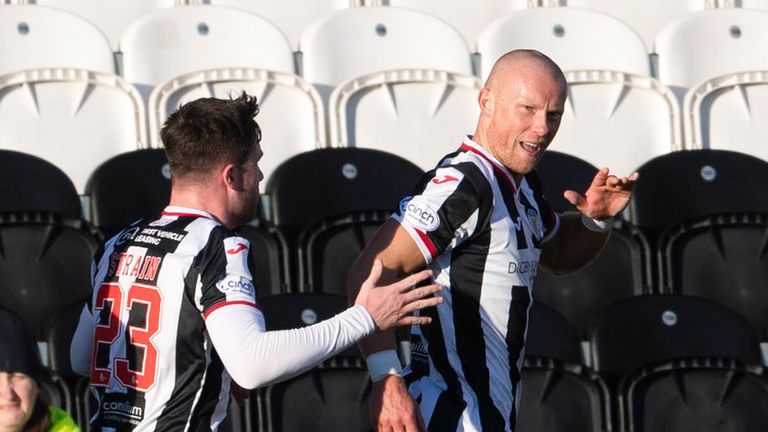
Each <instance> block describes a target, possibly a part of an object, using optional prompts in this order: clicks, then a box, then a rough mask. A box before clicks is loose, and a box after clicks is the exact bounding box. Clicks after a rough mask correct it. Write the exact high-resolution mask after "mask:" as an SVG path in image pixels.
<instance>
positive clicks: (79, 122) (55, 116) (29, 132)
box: [0, 69, 146, 194]
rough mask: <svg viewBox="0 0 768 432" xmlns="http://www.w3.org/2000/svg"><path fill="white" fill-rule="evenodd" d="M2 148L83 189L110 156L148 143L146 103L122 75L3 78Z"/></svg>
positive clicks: (61, 72) (58, 72) (68, 72)
mask: <svg viewBox="0 0 768 432" xmlns="http://www.w3.org/2000/svg"><path fill="white" fill-rule="evenodd" d="M0 94H2V95H3V97H2V99H0V148H4V149H10V150H16V151H20V152H24V153H29V154H32V155H35V156H38V157H41V158H43V159H45V160H47V161H48V162H51V163H53V164H54V165H56V166H58V167H59V168H60V169H61V170H62V171H64V173H66V174H67V175H68V176H69V178H70V179H72V182H73V183H74V185H75V188H76V190H77V191H78V193H81V194H82V193H83V190H84V189H85V183H86V181H87V179H88V176H89V175H90V174H91V172H93V170H94V169H96V167H97V166H99V165H100V164H101V163H102V162H104V161H106V160H107V159H109V158H110V157H112V156H114V155H116V154H119V153H122V152H125V151H130V150H135V149H137V148H142V147H144V146H145V145H146V122H145V118H144V106H143V105H142V103H141V98H140V96H139V94H138V93H137V92H136V90H135V89H134V88H133V87H132V86H131V85H130V84H128V83H126V82H125V81H124V80H123V79H122V78H120V77H118V76H116V75H107V74H103V73H97V72H89V71H86V70H83V69H34V70H25V71H22V72H16V73H10V74H6V75H3V76H0Z"/></svg>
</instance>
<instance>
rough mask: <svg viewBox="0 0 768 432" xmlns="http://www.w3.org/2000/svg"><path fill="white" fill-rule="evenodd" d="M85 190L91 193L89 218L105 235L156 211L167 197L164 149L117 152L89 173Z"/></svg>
mask: <svg viewBox="0 0 768 432" xmlns="http://www.w3.org/2000/svg"><path fill="white" fill-rule="evenodd" d="M85 191H86V194H87V195H89V196H90V197H91V220H92V221H93V223H94V225H96V226H97V227H98V228H99V229H100V230H102V232H103V233H104V234H105V235H106V236H110V235H112V234H115V233H116V232H117V231H119V230H121V229H123V228H124V227H126V226H128V225H129V224H131V223H132V222H134V221H135V220H137V219H139V218H141V217H146V216H154V215H156V214H159V213H160V211H162V209H163V208H164V207H165V206H166V204H168V200H169V199H170V197H171V171H170V168H169V167H168V160H167V159H166V157H165V151H164V150H163V149H144V150H136V151H132V152H128V153H122V154H119V155H117V156H115V157H113V158H111V159H109V160H108V161H106V162H104V163H103V164H102V165H101V166H99V167H98V168H97V169H96V170H95V171H94V172H93V173H92V174H91V176H90V178H89V180H88V184H87V185H86V187H85Z"/></svg>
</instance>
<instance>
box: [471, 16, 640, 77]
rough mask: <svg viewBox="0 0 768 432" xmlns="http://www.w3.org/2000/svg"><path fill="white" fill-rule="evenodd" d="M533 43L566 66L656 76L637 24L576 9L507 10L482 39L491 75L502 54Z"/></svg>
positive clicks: (483, 56)
mask: <svg viewBox="0 0 768 432" xmlns="http://www.w3.org/2000/svg"><path fill="white" fill-rule="evenodd" d="M519 48H533V49H536V50H539V51H541V52H542V53H544V54H546V55H547V56H549V57H550V58H551V59H552V60H554V61H555V63H557V64H558V65H559V66H560V68H561V69H563V70H564V71H568V70H584V69H600V70H611V71H619V72H625V73H629V74H635V75H651V66H650V65H651V63H650V60H649V57H648V53H647V51H646V49H645V44H644V43H643V40H642V39H641V38H640V36H639V35H638V34H637V32H635V30H634V29H632V28H631V27H629V26H628V25H627V24H625V23H623V22H622V21H619V20H618V19H616V18H614V17H611V16H609V15H606V14H603V13H600V12H597V11H593V10H585V9H577V8H563V7H558V8H533V9H525V10H521V11H517V12H512V13H509V14H506V15H504V16H502V17H500V18H498V19H497V20H495V21H492V22H491V23H490V24H488V25H487V26H486V27H485V29H483V31H482V32H481V33H480V35H479V36H478V38H477V51H478V52H479V53H480V56H481V61H480V64H481V74H480V76H482V77H483V78H486V77H487V76H488V74H489V73H490V71H491V67H492V66H493V64H494V63H495V62H496V60H497V59H498V58H499V57H501V55H502V54H504V53H506V52H507V51H511V50H513V49H519Z"/></svg>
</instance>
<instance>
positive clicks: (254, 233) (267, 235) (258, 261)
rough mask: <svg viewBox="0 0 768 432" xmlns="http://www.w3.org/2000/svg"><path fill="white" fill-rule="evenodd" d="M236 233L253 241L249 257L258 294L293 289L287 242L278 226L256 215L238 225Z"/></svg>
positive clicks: (279, 292)
mask: <svg viewBox="0 0 768 432" xmlns="http://www.w3.org/2000/svg"><path fill="white" fill-rule="evenodd" d="M236 231H237V233H238V234H239V235H241V236H243V237H245V238H246V239H248V241H249V242H250V243H251V249H250V251H249V260H250V262H251V263H252V264H253V268H254V273H253V274H252V276H253V283H254V285H255V286H256V298H257V299H259V300H261V299H263V298H265V297H267V296H270V295H273V294H281V293H287V292H290V290H291V287H290V285H289V274H288V272H289V267H288V254H289V253H288V246H287V244H286V242H285V238H283V235H282V233H281V232H280V230H278V229H277V227H275V226H273V225H271V224H269V223H268V222H265V221H263V220H259V219H254V220H252V221H251V222H249V223H248V224H246V225H243V226H241V227H239V228H237V230H236Z"/></svg>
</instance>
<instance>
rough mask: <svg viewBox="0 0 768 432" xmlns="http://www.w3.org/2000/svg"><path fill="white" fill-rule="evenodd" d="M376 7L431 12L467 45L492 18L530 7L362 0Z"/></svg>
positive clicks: (506, 0) (504, 1)
mask: <svg viewBox="0 0 768 432" xmlns="http://www.w3.org/2000/svg"><path fill="white" fill-rule="evenodd" d="M366 2H367V3H372V4H373V5H376V6H394V7H402V8H408V9H416V10H420V11H422V12H426V13H429V14H431V15H434V16H436V17H438V18H440V19H442V20H445V21H446V22H447V23H448V24H450V25H452V26H453V27H455V28H456V29H457V30H459V32H461V34H462V36H464V40H466V41H467V43H468V44H469V45H470V46H474V45H475V41H476V40H477V35H478V34H479V33H480V31H481V30H482V29H483V27H484V26H485V25H486V24H488V23H489V22H491V21H493V20H494V19H495V18H497V17H499V16H501V15H504V14H506V13H509V12H513V11H516V10H520V9H525V8H527V7H531V3H536V2H534V1H530V0H491V1H488V0H486V1H484V2H483V3H482V7H479V5H478V4H477V3H475V2H471V1H461V0H456V1H445V0H366Z"/></svg>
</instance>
